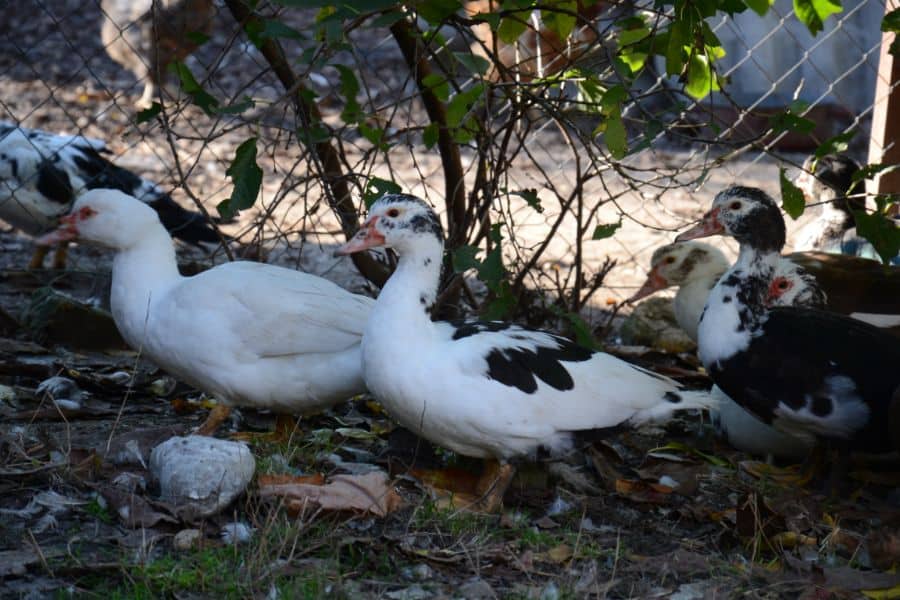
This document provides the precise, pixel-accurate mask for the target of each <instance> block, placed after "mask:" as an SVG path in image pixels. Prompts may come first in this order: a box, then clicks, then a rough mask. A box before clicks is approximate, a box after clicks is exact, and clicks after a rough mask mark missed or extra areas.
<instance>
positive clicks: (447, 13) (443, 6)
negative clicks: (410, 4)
mask: <svg viewBox="0 0 900 600" xmlns="http://www.w3.org/2000/svg"><path fill="white" fill-rule="evenodd" d="M415 9H416V12H418V13H419V16H420V17H422V18H423V19H425V20H426V21H428V22H429V23H431V24H432V25H439V24H440V23H442V22H443V21H444V20H446V19H447V17H451V16H453V15H455V14H456V13H457V12H460V11H462V4H461V3H460V2H459V0H423V1H422V2H416V3H415Z"/></svg>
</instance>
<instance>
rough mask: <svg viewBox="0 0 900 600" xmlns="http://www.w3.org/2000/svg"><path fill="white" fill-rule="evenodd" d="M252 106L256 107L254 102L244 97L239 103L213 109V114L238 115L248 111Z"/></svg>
mask: <svg viewBox="0 0 900 600" xmlns="http://www.w3.org/2000/svg"><path fill="white" fill-rule="evenodd" d="M254 106H256V102H254V101H253V100H252V99H251V98H249V97H247V96H244V98H243V99H242V100H241V101H240V102H235V103H234V104H229V105H228V106H217V107H215V108H214V109H213V112H214V113H216V114H220V115H239V114H241V113H242V112H245V111H248V110H250V109H251V108H253V107H254Z"/></svg>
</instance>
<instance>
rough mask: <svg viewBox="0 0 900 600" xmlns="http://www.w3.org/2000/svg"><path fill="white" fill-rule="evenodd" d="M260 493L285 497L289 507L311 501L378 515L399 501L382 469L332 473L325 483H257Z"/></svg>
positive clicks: (292, 507) (323, 505)
mask: <svg viewBox="0 0 900 600" xmlns="http://www.w3.org/2000/svg"><path fill="white" fill-rule="evenodd" d="M259 494H260V496H262V497H263V498H271V497H283V498H285V500H286V501H287V506H288V509H289V510H297V511H300V510H302V509H303V507H304V506H306V505H307V504H309V503H312V504H316V505H318V506H320V507H322V508H323V509H325V510H349V511H360V512H370V513H372V514H374V515H377V516H379V517H383V516H386V515H387V514H388V513H391V512H393V511H395V510H397V509H398V508H399V507H400V504H401V502H402V500H401V498H400V495H399V494H398V493H397V492H396V490H394V488H393V486H391V483H390V479H389V478H388V476H387V473H385V472H384V471H373V472H371V473H366V474H365V475H335V476H334V477H333V478H332V479H331V481H330V482H328V483H326V484H324V485H316V484H314V483H268V484H267V483H263V482H260V486H259Z"/></svg>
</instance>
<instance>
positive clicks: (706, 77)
mask: <svg viewBox="0 0 900 600" xmlns="http://www.w3.org/2000/svg"><path fill="white" fill-rule="evenodd" d="M718 90H719V82H718V80H717V79H716V76H715V72H714V71H713V68H712V64H711V63H710V61H709V58H708V57H707V56H706V55H705V54H701V53H699V52H695V53H694V55H693V56H691V61H690V65H689V66H688V80H687V85H686V86H685V87H684V91H686V92H687V93H688V94H690V95H691V96H693V97H694V98H697V99H698V100H699V99H700V98H705V97H706V96H707V95H709V93H710V92H716V91H718Z"/></svg>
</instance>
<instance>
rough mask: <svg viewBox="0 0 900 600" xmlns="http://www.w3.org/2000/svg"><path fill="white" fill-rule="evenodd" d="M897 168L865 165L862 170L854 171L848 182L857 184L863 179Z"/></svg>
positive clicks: (895, 166) (878, 164)
mask: <svg viewBox="0 0 900 600" xmlns="http://www.w3.org/2000/svg"><path fill="white" fill-rule="evenodd" d="M896 168H897V165H890V164H886V163H872V164H870V165H866V166H864V167H863V168H861V169H859V170H858V171H856V172H855V173H854V174H853V175H852V176H851V177H850V180H851V181H853V183H857V182H860V181H863V180H865V179H871V178H872V177H874V176H875V175H877V174H879V173H881V172H883V171H885V170H890V171H893V170H894V169H896Z"/></svg>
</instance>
